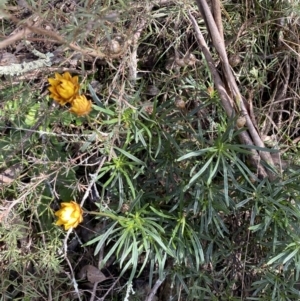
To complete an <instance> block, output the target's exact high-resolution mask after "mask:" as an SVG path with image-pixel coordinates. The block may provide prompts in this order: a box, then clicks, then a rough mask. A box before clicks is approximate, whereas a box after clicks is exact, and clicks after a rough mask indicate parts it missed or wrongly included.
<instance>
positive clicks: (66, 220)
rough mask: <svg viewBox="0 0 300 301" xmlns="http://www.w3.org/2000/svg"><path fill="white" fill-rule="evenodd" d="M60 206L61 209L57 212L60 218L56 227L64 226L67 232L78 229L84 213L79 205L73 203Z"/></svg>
mask: <svg viewBox="0 0 300 301" xmlns="http://www.w3.org/2000/svg"><path fill="white" fill-rule="evenodd" d="M60 206H61V209H60V210H58V211H56V212H55V215H56V216H57V217H58V221H57V222H56V223H55V225H57V226H61V225H64V227H65V230H69V229H70V228H76V227H77V226H78V224H79V223H81V222H82V221H83V217H82V213H83V211H82V209H81V208H80V206H79V205H78V204H77V203H75V202H73V201H71V202H70V203H61V204H60Z"/></svg>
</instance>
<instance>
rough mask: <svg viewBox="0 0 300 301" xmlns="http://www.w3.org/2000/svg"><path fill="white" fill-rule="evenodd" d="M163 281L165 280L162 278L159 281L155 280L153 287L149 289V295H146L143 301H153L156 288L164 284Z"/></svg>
mask: <svg viewBox="0 0 300 301" xmlns="http://www.w3.org/2000/svg"><path fill="white" fill-rule="evenodd" d="M164 280H165V278H163V279H162V280H160V279H157V280H156V282H155V284H154V286H153V287H152V289H151V291H150V293H149V294H148V296H147V298H146V300H145V301H152V300H153V298H154V297H155V294H156V292H157V290H158V288H159V287H160V286H161V284H162V283H163V282H164Z"/></svg>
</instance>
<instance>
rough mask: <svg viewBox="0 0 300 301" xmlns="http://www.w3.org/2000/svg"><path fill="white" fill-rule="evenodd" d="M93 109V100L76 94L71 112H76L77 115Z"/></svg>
mask: <svg viewBox="0 0 300 301" xmlns="http://www.w3.org/2000/svg"><path fill="white" fill-rule="evenodd" d="M91 110H92V102H91V101H90V100H87V99H86V97H85V96H84V95H78V96H76V97H75V98H74V99H73V101H72V103H71V108H70V110H69V111H70V112H71V113H74V114H76V115H77V116H83V115H87V114H88V113H90V112H91Z"/></svg>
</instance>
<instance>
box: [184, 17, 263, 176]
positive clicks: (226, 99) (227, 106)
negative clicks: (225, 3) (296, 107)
mask: <svg viewBox="0 0 300 301" xmlns="http://www.w3.org/2000/svg"><path fill="white" fill-rule="evenodd" d="M189 17H190V20H191V22H192V24H193V27H194V30H195V35H196V39H197V41H198V44H199V46H200V47H201V50H202V52H203V54H204V56H205V59H206V62H207V64H208V67H209V69H210V72H211V73H212V75H213V78H214V83H215V85H216V89H217V91H218V93H219V95H220V99H221V102H222V106H223V108H224V110H225V112H226V114H227V116H229V117H232V116H234V115H235V111H234V109H233V100H232V99H231V97H230V96H229V95H228V94H227V92H226V89H225V87H224V84H223V82H222V80H221V77H220V75H219V73H218V71H217V69H216V67H215V65H214V62H213V59H212V56H211V54H210V52H209V49H208V46H207V44H206V42H205V39H204V37H203V35H202V33H201V31H200V29H199V26H198V24H197V21H196V20H195V18H194V17H193V15H192V14H191V12H189ZM239 138H240V139H241V142H242V143H244V144H246V145H253V141H252V139H251V137H250V136H249V134H248V132H246V131H243V132H242V133H240V135H239ZM249 157H250V162H251V164H252V165H253V166H256V167H257V169H258V174H259V175H261V176H262V177H267V176H268V175H267V173H266V171H265V169H264V168H263V166H262V165H261V163H260V159H259V155H258V153H257V152H256V151H255V150H254V149H251V155H249Z"/></svg>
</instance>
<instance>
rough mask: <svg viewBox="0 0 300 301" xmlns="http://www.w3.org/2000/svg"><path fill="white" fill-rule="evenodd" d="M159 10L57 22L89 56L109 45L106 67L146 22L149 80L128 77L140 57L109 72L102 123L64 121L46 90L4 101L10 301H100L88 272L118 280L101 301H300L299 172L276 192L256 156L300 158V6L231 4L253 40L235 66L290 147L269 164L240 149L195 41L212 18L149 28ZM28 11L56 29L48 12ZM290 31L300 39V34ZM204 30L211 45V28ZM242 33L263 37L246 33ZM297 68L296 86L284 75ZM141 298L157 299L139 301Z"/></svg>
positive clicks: (265, 128) (266, 123)
mask: <svg viewBox="0 0 300 301" xmlns="http://www.w3.org/2000/svg"><path fill="white" fill-rule="evenodd" d="M2 2H3V1H2ZM50 2H51V1H47V2H45V3H46V4H47V3H48V4H49V5H50ZM100 2H101V3H100ZM290 2H293V1H290ZM290 2H289V3H290ZM91 3H92V4H91ZM145 3H146V4H147V5H148V4H151V3H152V2H151V3H150V2H149V3H148V2H147V1H146V2H145V1H144V2H141V1H137V3H136V7H135V6H134V7H131V6H130V9H129V8H128V7H127V6H128V3H127V2H126V1H97V0H96V1H77V6H78V7H77V6H76V13H73V12H72V11H69V12H68V13H65V10H64V9H65V8H62V9H60V10H58V11H57V12H56V13H57V15H55V18H57V21H58V24H60V25H61V26H60V27H59V28H57V32H58V33H60V34H61V35H62V36H64V37H65V40H66V41H70V42H71V41H75V40H76V43H77V44H76V45H78V47H79V46H80V47H85V46H86V45H85V43H87V45H88V51H90V50H91V48H90V47H92V44H94V43H95V44H97V45H100V46H97V47H99V49H100V50H101V51H105V49H107V48H108V47H104V46H103V45H104V44H105V43H108V42H109V41H112V40H113V39H114V38H115V36H116V35H117V33H118V35H120V36H121V37H122V38H123V39H126V38H127V37H128V36H129V37H131V36H132V34H133V33H135V32H136V28H140V27H139V26H140V23H139V22H140V20H142V21H145V22H146V25H145V26H144V27H142V30H141V36H140V37H139V45H137V46H138V54H137V57H138V68H137V70H140V71H143V72H141V73H142V74H143V76H140V74H138V76H137V78H135V79H132V78H131V77H130V76H129V73H128V74H127V70H128V69H130V68H131V67H132V65H133V62H132V57H131V55H133V54H132V53H133V52H134V47H135V45H132V44H130V47H129V48H128V51H127V52H125V53H124V55H123V56H122V57H118V59H116V60H114V59H112V58H110V57H109V58H108V59H107V61H106V64H105V65H98V63H99V62H98V61H94V62H93V68H95V69H92V72H93V71H95V72H93V74H92V72H90V71H91V70H88V71H89V74H91V75H89V76H86V77H85V76H81V75H80V81H83V84H82V89H83V90H86V94H87V95H88V98H91V99H92V100H93V110H92V112H91V113H90V115H89V116H86V117H80V118H79V117H76V116H74V115H72V114H70V113H69V111H68V108H67V106H66V107H60V106H58V105H56V106H53V105H52V104H53V102H52V100H50V99H49V98H48V96H44V95H40V94H38V93H36V91H35V89H34V83H32V84H29V83H28V84H26V83H23V84H20V85H19V86H13V85H12V86H11V87H10V86H9V87H8V88H7V87H6V88H5V89H2V91H1V92H0V96H1V98H2V99H4V100H3V101H1V112H0V127H1V131H2V132H1V136H0V148H1V154H0V164H1V175H4V176H5V177H7V175H8V174H12V175H11V178H10V179H11V180H10V181H9V182H8V183H5V185H4V184H3V185H2V186H1V192H0V194H1V195H0V199H1V200H3V201H1V203H0V205H1V207H0V210H1V212H0V221H1V225H2V226H1V227H0V250H1V253H0V257H1V258H0V259H1V260H0V269H1V271H3V273H1V275H0V283H1V285H0V293H1V298H2V300H35V299H36V300H38V299H39V300H44V299H49V298H52V300H75V299H80V298H82V299H84V300H85V299H88V298H90V299H92V298H94V297H95V296H96V295H95V296H94V295H93V296H92V297H91V296H90V293H91V291H90V287H89V286H85V285H86V282H88V280H87V279H84V280H82V279H81V278H80V277H79V276H78V274H80V271H81V268H82V267H83V266H85V265H86V263H88V264H89V265H94V266H95V267H99V268H100V269H101V271H103V272H106V273H107V275H108V274H109V278H108V279H107V280H106V281H107V282H103V283H102V282H101V283H99V284H98V285H99V286H98V288H97V290H96V294H97V296H96V297H97V298H99V299H100V298H102V297H103V296H104V294H105V293H110V295H109V297H107V296H105V299H106V298H110V299H111V300H117V299H118V298H119V299H120V298H121V296H122V298H123V297H124V300H125V299H126V300H131V299H132V300H133V299H134V300H145V296H144V295H147V294H148V293H149V290H148V291H147V290H146V289H145V287H146V284H145V283H147V285H149V287H150V288H151V287H153V285H154V283H155V282H156V281H157V280H161V281H163V282H162V285H161V288H160V290H159V292H158V299H159V300H182V301H188V300H191V301H192V300H224V301H228V300H257V301H262V300H272V301H277V300H278V301H279V300H298V299H299V294H300V290H299V283H300V279H299V278H300V276H299V275H300V242H299V235H300V231H299V222H300V186H299V177H300V172H299V171H298V167H297V166H296V167H294V166H293V168H292V166H289V164H288V166H287V169H286V170H285V171H284V172H282V171H280V170H276V172H277V174H278V177H277V179H276V180H274V181H272V182H270V181H269V180H268V179H260V178H259V177H258V175H257V171H256V170H255V168H253V166H250V165H249V164H248V160H247V158H248V155H249V153H250V151H251V148H252V149H255V150H256V151H270V152H272V153H275V152H278V149H279V148H282V149H284V150H285V149H287V148H288V147H289V146H290V147H291V148H290V149H289V151H288V152H286V156H287V158H288V155H291V156H295V157H297V156H299V150H298V148H297V146H296V145H294V144H295V143H296V142H297V141H298V136H297V135H298V121H297V119H295V117H298V115H297V114H296V113H295V112H296V111H297V109H299V108H298V105H297V104H296V101H294V104H293V105H292V103H293V101H291V99H295V98H296V97H298V95H297V92H296V91H298V90H299V89H298V88H299V85H298V79H297V77H296V75H297V72H296V70H298V69H299V68H298V67H299V66H298V61H297V59H296V58H295V53H294V52H293V51H291V50H290V48H291V47H294V45H295V44H297V43H298V40H294V39H295V37H296V36H297V34H296V33H297V30H296V29H295V28H294V25H295V24H296V23H297V22H296V21H295V20H294V19H293V18H294V17H293V16H292V15H291V13H292V12H295V14H296V13H297V12H298V11H299V5H297V3H296V2H293V3H290V4H288V3H287V2H286V3H284V1H273V2H272V3H271V2H270V1H253V3H252V4H251V5H250V6H247V7H245V4H244V2H243V3H242V2H241V3H237V1H227V2H226V3H225V2H224V7H223V11H224V13H225V12H226V16H227V17H228V18H226V19H225V18H224V20H223V21H224V30H225V33H226V34H225V36H226V39H227V38H228V36H229V35H231V34H232V33H235V34H236V36H237V37H236V36H235V40H234V42H232V41H229V42H228V46H227V49H228V53H229V54H235V53H239V54H240V55H241V56H242V58H243V62H242V64H241V65H240V66H237V67H233V70H234V72H235V76H236V78H237V79H238V81H239V83H240V86H241V87H243V89H244V91H242V93H243V95H245V96H246V95H247V96H249V102H250V104H251V105H253V106H254V115H255V117H256V118H257V121H258V122H257V123H258V124H257V126H258V129H259V130H260V131H261V132H262V133H263V134H264V135H265V136H268V137H269V138H270V137H271V136H272V135H273V134H274V133H275V134H276V135H277V136H276V139H275V140H276V141H275V142H276V143H275V144H274V145H275V146H276V148H274V149H266V148H259V147H252V146H246V145H241V144H240V141H239V138H238V136H239V134H240V133H242V132H243V131H246V130H247V129H246V128H242V129H237V128H236V126H235V125H236V118H235V117H232V118H228V117H227V116H226V115H225V113H224V111H223V109H222V107H221V105H220V99H219V97H218V95H217V93H216V91H215V90H214V89H213V86H214V84H213V78H212V76H211V75H210V73H209V71H208V68H207V66H206V63H205V62H204V58H203V55H202V54H201V53H200V51H199V49H198V48H197V46H196V44H195V43H194V34H193V32H191V31H190V21H189V19H188V18H187V16H186V11H187V10H192V12H193V13H196V7H195V6H194V5H193V3H192V2H191V3H189V2H188V1H187V2H184V3H180V5H173V4H169V6H167V7H165V6H160V5H158V4H155V6H154V9H153V10H151V11H148V12H147V13H146V15H147V18H146V19H145V20H144V19H143V13H141V12H144V11H143V9H144V8H145V6H147V5H145ZM0 4H1V3H0ZM28 4H30V7H31V9H33V10H36V12H39V15H42V13H43V14H45V18H46V17H47V12H48V9H46V7H47V6H46V5H45V4H44V5H45V7H37V6H36V3H35V2H34V1H28ZM48 4H47V5H48ZM100 4H101V10H99V7H100ZM89 5H91V7H90V6H89ZM130 5H131V4H130ZM40 10H41V11H40ZM95 11H96V13H95ZM117 12H118V13H117ZM113 14H116V15H117V17H114V15H113ZM249 15H251V16H252V15H253V16H255V20H262V21H261V23H259V24H256V23H255V24H254V22H253V20H252V18H251V19H249ZM52 17H53V16H51V18H52ZM53 18H54V17H53ZM282 18H283V19H282ZM288 18H291V20H294V21H295V23H288V24H289V25H288V26H286V24H287V23H285V22H288V21H287V20H288ZM112 19H113V20H112ZM279 19H280V20H281V21H282V22H283V24H281V25H280V26H278V24H277V23H276V22H275V21H274V20H279ZM62 20H64V22H65V23H63V24H61V22H62ZM48 21H49V22H50V20H48ZM131 22H133V23H131ZM128 24H130V25H128ZM245 24H246V25H245ZM199 25H200V26H201V30H203V33H204V35H206V33H205V29H204V26H203V20H199ZM242 26H244V27H245V28H247V30H246V31H245V32H244V30H243V31H239V32H236V30H237V28H241V27H242ZM244 27H243V28H244ZM87 28H89V30H88V33H87ZM183 29H184V30H183ZM3 30H4V29H3ZM7 30H8V28H5V30H4V32H6V31H7ZM60 31H61V32H60ZM278 31H280V33H278ZM277 33H278V35H279V34H281V35H285V37H286V39H288V40H289V41H290V43H288V42H286V43H287V45H288V46H289V47H290V48H288V47H287V48H284V50H282V49H281V48H280V49H279V50H278V51H277V50H276V51H275V50H274V49H273V48H276V47H279V46H280V45H281V44H280V43H279V42H280V39H279V38H278V36H277ZM174 37H175V38H174ZM281 42H282V41H281ZM130 43H133V41H132V40H130ZM281 47H283V46H282V45H281ZM53 49H54V50H55V49H56V46H55V47H54V48H53ZM99 49H98V48H97V50H99ZM129 50H130V51H129ZM69 51H70V52H71V50H69ZM274 51H275V52H274ZM188 52H191V53H193V54H194V55H195V56H196V57H197V59H198V61H197V62H196V65H188V64H187V65H185V66H180V65H176V60H175V59H174V56H175V55H177V54H178V55H179V56H180V57H183V56H184V55H185V54H186V53H188ZM64 54H65V55H66V56H67V55H69V53H64ZM71 54H72V55H73V53H71ZM213 55H214V54H213ZM282 57H283V58H284V59H282ZM214 59H215V58H214ZM170 61H171V64H170ZM85 63H86V62H84V61H83V62H82V66H80V68H77V69H78V70H79V69H80V70H83V72H84V71H85V68H86V69H88V68H89V67H90V65H91V64H90V63H91V62H88V63H86V64H85ZM102 63H103V64H104V60H103V62H102V61H101V64H102ZM170 65H172V66H171V67H170ZM149 66H151V68H150V67H149ZM282 66H285V67H282ZM288 67H289V68H291V69H292V72H290V74H287V73H284V72H283V71H282V70H288ZM284 68H287V69H284ZM297 68H298V69H297ZM149 69H151V70H149ZM130 70H131V69H130ZM98 71H99V72H98ZM100 71H101V72H100ZM43 76H44V78H45V80H46V78H47V77H48V76H50V75H49V74H47V72H46V73H45V74H44V75H43ZM294 76H295V77H294ZM273 79H274V80H273ZM1 80H2V79H1ZM284 80H286V81H284ZM94 81H96V85H92V84H93V82H94ZM274 82H276V85H275V86H274V85H273V83H274ZM100 83H101V84H100ZM0 84H1V83H0ZM98 86H99V87H100V88H99V87H98ZM277 86H278V87H277ZM277 88H278V91H279V90H280V91H285V95H284V97H285V98H286V99H285V98H284V97H283V96H282V95H283V94H277V92H276V91H277ZM149 91H150V92H151V93H150V92H149ZM153 91H154V93H153ZM273 91H275V92H274V94H273ZM275 99H276V101H275ZM285 100H287V102H284V101H285ZM178 101H179V103H181V106H179V105H178V104H177V103H178ZM278 104H279V105H278ZM281 104H282V106H281ZM298 111H299V110H298ZM266 116H267V117H266ZM270 120H271V121H270ZM279 122H280V125H281V126H280V127H278V126H277V125H276V124H277V123H279ZM29 133H30V134H29ZM275 134H274V135H275ZM294 142H295V143H294ZM291 144H293V145H291ZM12 154H13V156H12V157H10V156H11V155H12ZM17 167H18V168H17ZM269 168H273V170H274V169H276V168H277V167H276V166H269ZM16 169H18V170H21V171H20V172H16V171H15V170H16ZM75 199H76V200H77V202H78V203H82V204H83V209H84V223H82V224H81V226H79V227H78V228H77V229H76V230H73V231H72V232H70V233H71V234H70V233H68V234H66V233H65V232H64V231H63V230H62V229H60V228H58V227H57V226H55V225H54V221H55V217H54V214H53V212H54V211H56V210H57V209H58V207H59V206H58V205H59V203H60V202H62V201H70V200H75ZM79 278H80V280H79ZM109 281H114V282H113V284H112V282H109ZM141 282H142V283H143V284H144V287H143V289H144V291H143V290H142V289H141V290H140V291H141V292H142V293H141V294H136V295H132V296H128V294H129V293H128V292H129V291H130V289H131V285H133V290H136V291H138V290H139V287H138V283H141ZM92 284H93V283H92ZM89 285H91V283H89ZM102 285H103V286H102ZM100 286H101V290H100V289H99V287H100ZM86 287H88V289H87V288H86ZM50 296H52V297H50ZM62 298H64V299H62ZM130 298H131V299H130Z"/></svg>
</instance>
